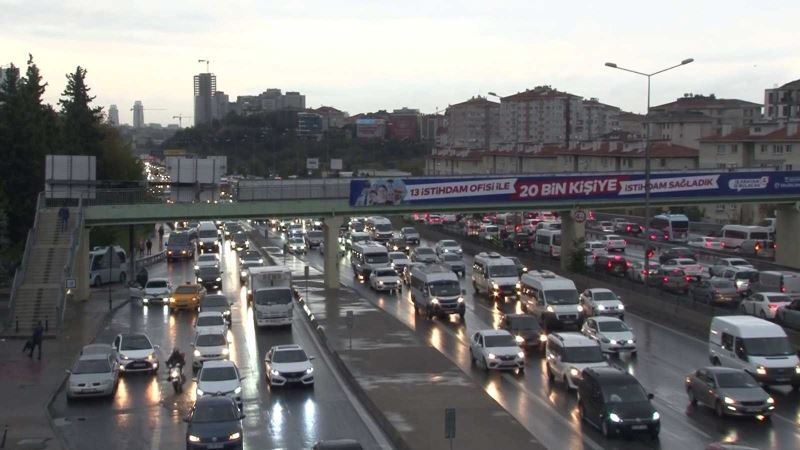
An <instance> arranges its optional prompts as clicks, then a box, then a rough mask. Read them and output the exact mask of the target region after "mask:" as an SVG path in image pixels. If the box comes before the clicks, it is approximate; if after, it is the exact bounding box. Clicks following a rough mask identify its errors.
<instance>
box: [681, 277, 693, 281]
mask: <svg viewBox="0 0 800 450" xmlns="http://www.w3.org/2000/svg"><path fill="white" fill-rule="evenodd" d="M683 278H684V279H685V280H686V281H692V277H690V276H685V277H683Z"/></svg>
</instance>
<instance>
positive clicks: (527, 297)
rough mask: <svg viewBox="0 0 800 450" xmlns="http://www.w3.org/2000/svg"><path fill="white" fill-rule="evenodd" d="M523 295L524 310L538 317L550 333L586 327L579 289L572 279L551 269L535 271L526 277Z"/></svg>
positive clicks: (523, 276) (523, 283)
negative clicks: (554, 330) (584, 325)
mask: <svg viewBox="0 0 800 450" xmlns="http://www.w3.org/2000/svg"><path fill="white" fill-rule="evenodd" d="M520 294H521V297H520V299H521V301H522V308H523V309H524V310H526V311H527V312H529V313H531V314H533V315H534V316H536V317H537V318H538V319H539V323H540V324H541V325H542V328H544V329H546V330H551V329H566V328H574V329H578V328H580V327H581V325H583V319H584V314H583V307H582V306H581V305H580V299H579V297H578V289H577V288H576V287H575V283H574V282H573V281H572V280H570V279H569V278H564V277H561V276H558V275H556V274H555V273H553V272H551V271H549V270H531V271H529V272H528V273H526V274H524V275H522V280H521V289H520Z"/></svg>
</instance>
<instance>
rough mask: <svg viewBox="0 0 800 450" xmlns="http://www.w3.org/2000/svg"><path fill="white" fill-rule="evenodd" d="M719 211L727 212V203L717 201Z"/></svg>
mask: <svg viewBox="0 0 800 450" xmlns="http://www.w3.org/2000/svg"><path fill="white" fill-rule="evenodd" d="M717 212H719V213H721V212H725V204H724V203H717Z"/></svg>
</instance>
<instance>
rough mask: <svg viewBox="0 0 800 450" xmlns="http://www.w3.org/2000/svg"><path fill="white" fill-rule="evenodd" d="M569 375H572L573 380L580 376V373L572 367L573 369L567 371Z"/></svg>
mask: <svg viewBox="0 0 800 450" xmlns="http://www.w3.org/2000/svg"><path fill="white" fill-rule="evenodd" d="M569 374H570V375H572V376H573V377H574V378H577V377H578V375H580V374H581V372H580V371H579V370H578V369H576V368H574V367H573V368H571V369H569Z"/></svg>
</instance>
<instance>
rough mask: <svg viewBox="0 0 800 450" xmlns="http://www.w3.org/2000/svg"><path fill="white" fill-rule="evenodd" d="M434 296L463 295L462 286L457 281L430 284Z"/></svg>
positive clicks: (429, 287)
mask: <svg viewBox="0 0 800 450" xmlns="http://www.w3.org/2000/svg"><path fill="white" fill-rule="evenodd" d="M428 289H429V290H430V292H431V295H433V296H441V297H452V296H454V295H459V294H460V293H461V284H460V283H459V282H458V281H456V280H441V281H432V282H430V283H428Z"/></svg>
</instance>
